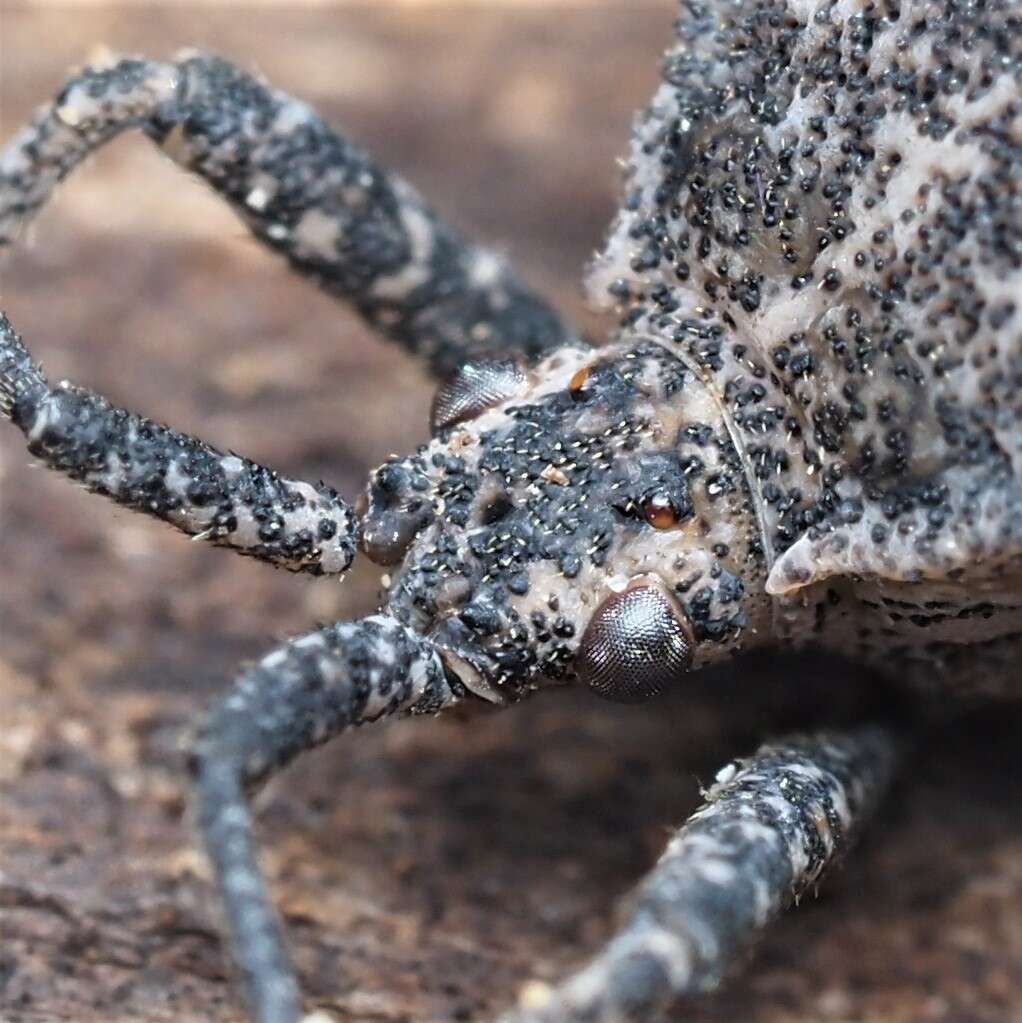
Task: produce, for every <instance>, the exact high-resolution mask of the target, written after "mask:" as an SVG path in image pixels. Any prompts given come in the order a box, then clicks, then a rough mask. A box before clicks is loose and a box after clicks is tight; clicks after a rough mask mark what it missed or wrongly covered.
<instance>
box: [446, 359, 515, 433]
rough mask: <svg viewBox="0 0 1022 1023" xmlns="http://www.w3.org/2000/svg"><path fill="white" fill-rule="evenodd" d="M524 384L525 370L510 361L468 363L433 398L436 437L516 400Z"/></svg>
mask: <svg viewBox="0 0 1022 1023" xmlns="http://www.w3.org/2000/svg"><path fill="white" fill-rule="evenodd" d="M524 384H525V373H524V371H523V370H522V368H521V367H520V366H519V365H518V364H517V363H515V362H512V361H510V360H507V359H505V360H502V361H492V362H487V361H478V360H477V361H474V362H466V363H465V365H463V366H461V367H460V368H459V369H458V370H457V372H456V373H455V374H454V376H452V377H451V378H450V379H449V380H447V381H445V382H444V383H443V384H441V385H440V387H439V388H438V389H437V392H436V394H435V395H434V396H433V405H432V408H431V409H430V414H429V424H430V430H431V432H432V434H433V436H434V437H435V436H436V435H437V434H438V433H439V432H440V431H441V430H446V429H447V428H448V427H451V426H456V425H457V424H458V423H463V422H465V421H466V420H469V419H475V417H476V416H478V415H481V414H482V413H483V412H485V411H487V409H491V408H493V407H494V406H495V405H499V404H500V403H501V402H502V401H506V400H507V399H508V398H513V397H514V396H515V395H516V394H520V393H521V391H522V388H523V386H524Z"/></svg>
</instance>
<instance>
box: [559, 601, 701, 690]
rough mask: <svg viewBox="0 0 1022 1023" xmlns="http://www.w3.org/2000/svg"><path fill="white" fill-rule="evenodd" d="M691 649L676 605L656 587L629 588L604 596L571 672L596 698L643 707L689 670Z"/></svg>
mask: <svg viewBox="0 0 1022 1023" xmlns="http://www.w3.org/2000/svg"><path fill="white" fill-rule="evenodd" d="M694 648H695V640H694V638H693V637H692V632H691V630H690V628H689V626H688V622H687V621H686V619H685V614H684V612H683V611H682V609H681V607H680V605H679V604H678V602H677V601H676V600H675V599H674V598H673V597H671V596H670V595H669V594H668V593H666V592H665V591H664V590H663V589H662V588H661V587H660V586H659V585H658V584H656V583H653V582H649V583H646V582H640V583H633V584H632V585H631V586H630V587H629V588H628V589H626V590H624V591H623V592H622V593H615V594H614V595H613V596H611V597H608V598H607V599H606V600H605V601H604V602H603V604H602V605H601V606H600V608H599V610H598V611H597V612H596V614H595V615H593V618H592V620H591V621H590V622H589V625H588V627H587V628H586V631H585V633H584V634H583V636H582V642H581V643H580V644H579V648H578V653H577V654H576V657H575V669H576V671H577V672H578V676H579V678H580V679H581V680H582V681H583V682H585V684H586V685H587V686H589V688H590V689H592V690H593V692H595V693H597V694H598V695H599V696H603V697H605V698H606V699H608V700H616V701H617V702H619V703H641V702H642V701H643V700H648V699H649V698H650V697H652V696H656V695H657V694H658V693H661V692H663V691H664V690H665V689H667V688H668V687H670V686H671V685H673V684H674V683H676V682H677V681H678V679H679V678H680V677H681V676H682V675H683V674H684V673H685V672H686V671H688V669H689V667H690V666H691V664H692V652H693V650H694Z"/></svg>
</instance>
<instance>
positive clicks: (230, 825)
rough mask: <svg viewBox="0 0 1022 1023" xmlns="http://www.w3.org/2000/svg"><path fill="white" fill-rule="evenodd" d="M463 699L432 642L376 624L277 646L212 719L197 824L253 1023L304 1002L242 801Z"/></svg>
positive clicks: (287, 1022) (282, 1017)
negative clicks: (313, 757)
mask: <svg viewBox="0 0 1022 1023" xmlns="http://www.w3.org/2000/svg"><path fill="white" fill-rule="evenodd" d="M460 694H461V690H460V687H458V686H457V685H456V683H455V684H452V683H451V682H450V681H449V679H448V677H447V675H446V672H445V671H444V668H443V665H442V664H441V662H440V658H439V657H438V655H437V653H436V651H435V649H434V648H433V646H432V644H431V643H430V642H429V641H428V640H426V639H424V638H423V637H421V636H419V635H417V634H415V633H413V632H412V631H411V630H409V629H406V628H405V627H404V626H403V625H401V624H399V623H398V622H397V621H395V620H394V619H392V618H389V617H386V616H384V615H376V616H373V617H370V618H364V619H362V620H361V621H358V622H348V623H344V624H339V625H331V626H328V627H327V628H324V629H321V630H320V631H318V632H313V633H310V634H308V635H305V636H302V637H301V638H299V639H296V640H293V641H291V642H290V643H288V644H286V645H285V646H282V647H280V648H279V649H278V650H276V651H275V652H273V653H271V654H269V655H268V656H267V657H264V658H263V660H262V661H260V662H259V663H258V664H257V665H256V666H255V667H253V668H252V669H250V670H249V671H247V672H245V673H244V674H243V675H242V676H241V678H240V679H239V680H238V681H237V682H236V683H235V685H234V687H233V688H232V689H231V690H230V692H228V693H227V695H226V696H225V697H224V698H223V699H222V701H221V702H220V703H219V704H218V705H217V706H216V707H215V708H214V710H213V711H212V713H211V714H210V715H209V716H208V717H207V718H206V720H205V723H204V724H203V725H202V727H201V729H200V731H199V734H198V736H197V738H196V740H195V744H194V747H193V756H192V769H193V772H194V775H195V785H196V796H197V802H198V817H199V827H200V829H201V832H202V837H203V839H204V841H205V845H206V849H207V852H208V854H209V857H210V860H211V861H212V864H213V870H214V873H215V875H216V879H217V883H218V886H219V889H220V894H221V898H222V900H223V905H224V909H225V913H226V923H227V929H228V933H229V937H230V942H231V949H232V951H233V955H234V960H235V963H236V965H237V968H238V970H239V972H240V975H241V980H242V984H243V987H244V991H245V996H246V1000H247V1002H248V1008H249V1011H250V1013H251V1015H252V1019H253V1021H254V1023H296V1021H297V1020H298V1019H299V1017H300V1015H301V997H300V994H299V991H298V985H297V982H296V980H295V975H294V970H293V968H292V967H291V964H290V962H289V960H288V956H287V953H286V951H285V947H284V940H283V935H282V933H281V927H280V924H279V923H278V921H277V918H276V915H275V914H274V912H273V909H272V907H271V905H270V900H269V897H268V894H267V891H266V887H265V884H264V882H263V879H262V875H261V873H260V871H259V867H258V864H257V861H256V849H255V843H254V840H253V835H252V823H251V814H250V812H249V809H248V805H247V799H246V794H247V793H248V792H249V791H250V790H251V789H252V787H253V786H255V785H257V784H258V783H260V782H261V781H263V780H265V779H266V778H268V777H269V776H270V775H271V774H273V773H274V772H275V771H278V770H279V769H281V768H282V767H283V766H284V765H285V764H287V763H289V762H290V761H291V760H292V759H294V757H295V756H297V755H298V754H299V753H301V752H303V751H304V750H307V749H311V748H312V747H314V746H317V745H319V744H321V743H323V742H326V741H327V740H328V739H330V738H332V737H333V736H335V735H338V734H340V733H341V732H343V731H345V730H346V729H348V728H351V727H354V726H356V725H360V724H364V723H366V722H369V721H376V720H378V719H379V718H382V717H385V716H388V715H391V714H396V713H403V714H426V713H434V712H436V711H438V710H440V709H441V708H443V707H445V706H448V705H450V704H452V703H454V702H455V701H456V700H457V699H458V697H459V695H460Z"/></svg>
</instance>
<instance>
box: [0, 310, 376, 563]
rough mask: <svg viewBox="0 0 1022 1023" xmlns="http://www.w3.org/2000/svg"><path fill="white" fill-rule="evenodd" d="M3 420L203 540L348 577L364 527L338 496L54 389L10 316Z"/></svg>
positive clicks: (81, 472) (89, 397) (91, 480)
mask: <svg viewBox="0 0 1022 1023" xmlns="http://www.w3.org/2000/svg"><path fill="white" fill-rule="evenodd" d="M0 415H3V416H4V417H6V418H8V419H10V420H11V421H12V422H13V423H14V425H15V426H17V427H18V428H19V429H20V430H21V432H22V433H23V434H24V435H25V437H26V438H27V440H28V450H29V451H30V452H31V453H32V454H33V455H34V456H35V457H36V458H38V459H39V460H40V461H41V462H43V463H44V464H45V465H47V466H49V467H50V468H51V469H55V470H57V471H58V472H62V473H64V474H65V475H67V476H69V477H70V478H71V479H73V480H75V481H76V482H77V483H81V484H82V485H83V486H85V487H86V488H87V489H88V490H91V491H93V492H94V493H98V494H103V495H104V496H105V497H109V498H110V499H111V500H114V501H116V502H117V503H118V504H122V505H125V506H126V507H128V508H132V509H134V510H135V511H140V512H144V513H145V514H147V515H152V516H154V517H155V518H158V519H162V520H163V521H164V522H169V523H170V524H171V525H172V526H176V527H177V528H178V529H180V530H181V531H182V532H184V533H188V534H190V535H191V536H192V537H194V538H196V539H202V540H208V541H209V542H210V543H213V544H217V545H218V546H221V547H230V548H232V549H234V550H236V551H238V552H239V553H240V554H246V555H250V556H251V557H255V558H259V559H260V560H262V561H268V562H270V563H271V564H273V565H277V566H280V567H282V568H287V569H290V570H291V571H293V572H307V573H309V574H311V575H335V574H337V573H340V572H344V571H345V570H346V569H347V568H348V566H349V565H350V564H351V562H352V560H353V558H354V556H355V544H356V540H357V536H358V523H357V520H356V519H355V515H354V513H353V512H352V510H351V509H350V508H349V507H348V506H347V505H346V504H345V503H344V502H343V501H342V500H341V499H340V497H338V495H337V493H336V492H335V491H334V490H333V489H331V488H330V487H328V486H326V485H325V484H323V483H318V484H315V485H313V484H311V483H302V482H300V481H298V480H289V479H285V478H283V477H281V476H279V475H278V474H277V473H275V472H274V471H273V470H272V469H266V468H264V467H263V466H261V465H257V464H256V463H255V462H251V461H249V460H248V459H247V458H241V457H239V456H238V455H234V454H225V453H224V452H221V451H217V450H216V449H215V448H212V447H210V446H209V445H208V444H206V443H205V442H204V441H201V440H197V439H196V438H194V437H189V436H188V435H187V434H184V433H179V432H178V431H177V430H172V429H170V427H167V426H163V425H161V424H159V423H154V422H153V421H152V420H150V419H146V418H145V417H144V416H139V415H136V414H135V413H133V412H127V411H125V410H124V409H121V408H117V407H115V406H113V405H111V404H110V402H109V401H107V400H106V399H105V398H103V397H101V396H100V395H98V394H94V393H92V392H91V391H87V390H84V389H83V388H80V387H75V386H73V385H71V384H69V383H66V382H62V383H60V384H57V385H56V386H55V387H51V386H50V385H49V383H48V382H47V381H46V378H45V377H44V376H43V374H42V371H41V370H40V368H39V367H38V366H37V365H36V364H35V363H34V362H33V360H32V358H31V356H30V355H29V353H28V351H27V349H26V348H25V345H24V344H23V343H22V341H21V339H20V338H19V337H18V336H17V334H15V333H14V329H13V328H12V327H11V324H10V321H8V319H7V318H6V317H5V316H3V314H0Z"/></svg>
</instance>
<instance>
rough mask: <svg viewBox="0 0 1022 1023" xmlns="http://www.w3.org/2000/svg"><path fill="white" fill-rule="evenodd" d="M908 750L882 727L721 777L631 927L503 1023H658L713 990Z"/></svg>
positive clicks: (739, 766)
mask: <svg viewBox="0 0 1022 1023" xmlns="http://www.w3.org/2000/svg"><path fill="white" fill-rule="evenodd" d="M897 748H898V743H897V740H896V739H895V738H894V736H893V735H892V734H890V733H889V732H887V731H886V730H883V729H879V728H863V729H859V730H855V731H849V732H846V733H823V734H820V735H814V736H810V737H805V738H795V739H789V740H787V741H784V742H780V743H777V744H772V745H767V746H764V747H762V748H761V749H760V750H759V751H758V752H757V753H756V754H755V756H753V757H751V758H749V759H748V760H743V761H738V762H737V763H734V764H729V765H728V766H727V767H725V768H724V769H723V770H722V771H720V772H719V773H718V775H717V782H716V784H714V785H713V787H712V788H711V789H710V790H709V791H708V792H707V793H706V803H705V804H704V805H703V806H702V807H701V808H700V809H699V810H697V811H696V812H695V813H694V814H693V815H692V816H691V817H690V818H689V820H688V821H687V822H686V823H685V825H684V826H683V827H682V828H681V829H680V830H679V831H678V833H677V834H676V835H675V837H674V838H673V839H672V840H671V842H670V843H669V844H668V846H667V849H666V850H665V852H664V853H663V855H662V856H661V858H660V861H659V862H658V863H657V865H656V866H655V867H654V868H653V871H652V872H651V873H650V875H649V876H648V877H647V878H646V880H645V881H644V882H643V884H642V885H641V887H640V888H639V890H638V892H637V893H636V895H635V897H634V900H633V902H632V904H631V907H630V912H629V914H628V917H627V920H626V922H625V924H624V926H623V927H622V928H621V930H620V931H619V932H618V933H617V934H616V935H615V936H614V938H613V939H612V940H611V941H610V942H609V944H608V945H607V946H606V947H605V948H604V949H603V951H602V952H600V953H599V954H598V955H597V956H596V957H595V958H594V959H593V960H592V961H591V962H590V963H589V965H588V966H586V967H584V968H583V969H582V970H581V971H580V972H579V973H577V974H576V975H575V976H574V977H572V978H570V979H569V980H567V981H566V982H565V983H563V984H561V985H560V986H558V987H557V988H555V989H546V988H543V987H541V986H532V987H530V988H527V989H526V991H527V994H526V996H525V997H524V999H523V1005H522V1007H521V1009H519V1010H518V1011H516V1012H513V1013H511V1014H509V1015H508V1016H507V1017H505V1019H504V1023H653V1021H656V1020H660V1019H662V1018H663V1013H664V1012H665V1011H666V1010H667V1008H668V1007H669V1006H670V1004H671V1003H672V1002H673V1001H674V1000H675V999H677V998H679V997H681V996H683V995H690V994H698V993H700V992H705V991H709V990H712V989H714V988H715V987H716V986H717V985H718V984H719V983H720V981H721V979H722V978H723V976H724V975H725V973H726V972H727V971H728V970H730V969H732V968H733V967H734V966H735V964H736V963H737V962H738V961H739V960H740V959H741V957H742V954H743V953H744V952H745V951H746V950H747V949H748V947H749V946H750V944H751V943H752V941H753V940H754V939H755V938H756V937H757V935H758V934H759V933H760V931H761V930H762V928H763V927H764V926H765V925H766V924H767V923H769V922H770V921H771V920H772V919H773V918H774V917H775V916H776V915H777V914H778V913H779V912H780V911H781V910H782V909H783V908H784V907H785V906H787V905H788V904H789V903H791V902H792V901H794V900H797V899H798V898H799V897H800V896H801V895H802V894H803V893H804V892H806V891H808V890H811V889H812V888H813V886H814V885H815V884H816V882H817V881H818V880H819V878H820V877H821V875H822V874H823V872H824V871H825V870H826V869H827V867H828V866H829V865H830V864H831V863H833V862H834V861H835V860H836V859H838V858H839V856H840V855H841V854H842V853H843V852H844V851H845V849H846V848H847V846H848V842H849V840H850V839H851V838H852V837H853V835H854V833H855V832H856V831H857V830H858V828H859V827H860V826H861V825H862V823H863V821H864V820H865V818H866V817H867V816H868V815H869V812H870V810H871V809H872V808H873V807H874V806H875V805H876V803H877V801H878V800H879V798H880V796H881V795H882V794H883V791H884V789H885V787H886V785H887V782H888V781H889V779H890V777H891V774H892V771H893V768H894V763H895V760H896V753H897Z"/></svg>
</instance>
